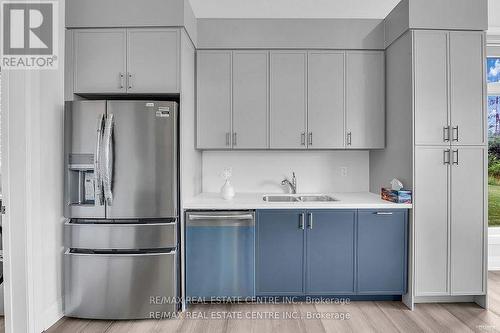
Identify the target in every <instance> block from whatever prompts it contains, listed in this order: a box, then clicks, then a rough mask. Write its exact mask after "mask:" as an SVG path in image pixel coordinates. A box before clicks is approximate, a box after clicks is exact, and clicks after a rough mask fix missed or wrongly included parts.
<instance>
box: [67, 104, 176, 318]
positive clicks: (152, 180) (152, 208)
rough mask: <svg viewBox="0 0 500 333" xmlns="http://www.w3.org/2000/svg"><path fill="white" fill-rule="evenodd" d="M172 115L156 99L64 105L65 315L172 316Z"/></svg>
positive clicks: (169, 106)
mask: <svg viewBox="0 0 500 333" xmlns="http://www.w3.org/2000/svg"><path fill="white" fill-rule="evenodd" d="M177 112H178V108H177V104H176V103H175V102H163V101H122V100H108V101H103V100H99V101H95V100H92V101H90V100H85V101H74V102H67V103H66V108H65V137H64V140H65V141H64V147H65V148H64V149H65V191H64V192H65V194H64V207H65V217H67V218H68V220H67V222H66V224H65V243H66V247H67V250H66V252H65V269H64V272H65V278H64V280H65V314H66V316H73V317H79V318H93V319H140V318H159V317H160V318H164V317H168V316H170V315H171V314H172V313H174V312H175V311H176V310H177V302H176V301H177V296H178V289H179V288H178V281H179V279H178V259H177V247H178V242H177V239H178V228H177V222H178V130H177V129H178V124H177Z"/></svg>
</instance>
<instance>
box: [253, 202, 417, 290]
mask: <svg viewBox="0 0 500 333" xmlns="http://www.w3.org/2000/svg"><path fill="white" fill-rule="evenodd" d="M407 215H408V211H407V210H406V209H401V210H399V209H398V210H341V209H339V210H260V211H258V213H257V229H256V282H255V283H256V294H257V295H268V296H271V295H273V296H285V295H296V296H301V295H316V296H320V295H325V296H336V295H361V296H363V295H365V296H368V295H369V296H377V295H379V296H380V297H384V296H397V295H403V294H405V293H406V280H407V253H408V250H407V249H408V246H407V242H408V226H407V224H408V217H407Z"/></svg>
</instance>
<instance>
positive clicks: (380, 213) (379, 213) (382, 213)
mask: <svg viewBox="0 0 500 333" xmlns="http://www.w3.org/2000/svg"><path fill="white" fill-rule="evenodd" d="M374 214H375V215H392V214H393V213H392V212H375V213H374Z"/></svg>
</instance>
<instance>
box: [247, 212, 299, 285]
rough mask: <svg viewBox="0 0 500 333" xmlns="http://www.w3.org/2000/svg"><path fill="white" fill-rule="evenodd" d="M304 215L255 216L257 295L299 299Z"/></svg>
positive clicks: (291, 213) (270, 213)
mask: <svg viewBox="0 0 500 333" xmlns="http://www.w3.org/2000/svg"><path fill="white" fill-rule="evenodd" d="M304 217H305V212H303V211H299V210H269V211H268V210H260V211H258V213H257V230H256V233H257V237H256V260H257V261H256V293H257V295H301V294H303V290H304V241H305V230H304V228H303V225H304V223H305V221H304Z"/></svg>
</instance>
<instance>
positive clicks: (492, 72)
mask: <svg viewBox="0 0 500 333" xmlns="http://www.w3.org/2000/svg"><path fill="white" fill-rule="evenodd" d="M486 66H487V69H486V70H487V82H488V139H489V140H488V141H489V142H488V143H489V147H488V192H489V199H488V215H489V221H488V224H489V226H490V227H492V226H495V227H500V57H492V58H488V59H487V61H486Z"/></svg>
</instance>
